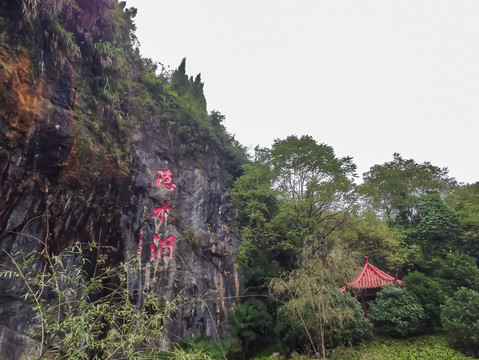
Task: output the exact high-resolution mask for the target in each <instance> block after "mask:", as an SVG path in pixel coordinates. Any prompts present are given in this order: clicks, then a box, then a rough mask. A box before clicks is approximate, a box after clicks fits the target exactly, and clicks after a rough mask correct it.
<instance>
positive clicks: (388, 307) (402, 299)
mask: <svg viewBox="0 0 479 360" xmlns="http://www.w3.org/2000/svg"><path fill="white" fill-rule="evenodd" d="M369 315H370V316H371V319H372V320H373V321H375V322H376V323H377V324H378V325H380V326H382V327H383V330H384V331H385V332H386V333H389V334H390V335H392V336H401V337H406V336H409V335H412V334H416V333H418V332H421V331H422V330H423V329H424V319H425V315H424V309H423V308H422V306H421V303H420V302H419V300H418V298H417V297H416V296H415V295H413V294H411V293H409V292H408V291H407V290H406V289H405V288H404V287H402V286H397V285H389V286H385V287H383V288H382V289H381V291H379V292H378V294H377V298H376V300H375V301H373V302H372V303H371V306H370V311H369Z"/></svg>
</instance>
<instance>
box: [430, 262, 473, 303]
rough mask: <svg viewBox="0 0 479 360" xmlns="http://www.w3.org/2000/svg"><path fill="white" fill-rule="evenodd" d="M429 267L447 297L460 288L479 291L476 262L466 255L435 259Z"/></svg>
mask: <svg viewBox="0 0 479 360" xmlns="http://www.w3.org/2000/svg"><path fill="white" fill-rule="evenodd" d="M430 267H431V269H432V272H433V276H434V278H436V279H437V280H438V281H439V283H440V284H441V286H442V288H443V290H444V292H445V293H446V295H447V296H452V295H453V294H454V293H455V292H456V290H457V289H459V288H461V287H464V288H467V289H473V290H476V291H479V268H478V267H477V265H476V260H475V259H474V258H472V257H470V256H468V255H466V254H460V253H449V254H447V255H446V257H445V258H435V259H433V260H432V261H431V262H430Z"/></svg>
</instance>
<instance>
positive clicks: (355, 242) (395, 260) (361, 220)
mask: <svg viewBox="0 0 479 360" xmlns="http://www.w3.org/2000/svg"><path fill="white" fill-rule="evenodd" d="M345 228H346V229H345V230H344V231H343V234H342V238H343V239H344V240H345V242H346V245H347V246H348V248H350V249H351V250H352V251H357V252H358V253H359V254H362V255H364V256H368V257H369V259H370V260H371V262H372V263H374V264H375V265H377V266H378V267H379V268H380V269H381V270H383V271H386V272H398V269H401V268H402V267H404V266H406V264H407V263H408V262H410V261H411V260H414V259H417V258H418V257H420V254H421V250H420V248H419V247H417V246H410V245H409V244H406V243H405V241H404V240H405V236H404V234H403V233H401V232H400V231H399V230H398V229H397V228H394V227H390V226H388V225H387V224H386V223H385V222H384V221H381V220H379V219H378V218H377V216H376V214H374V213H373V212H367V213H365V214H364V215H363V216H362V217H351V218H349V219H348V223H347V224H346V226H345Z"/></svg>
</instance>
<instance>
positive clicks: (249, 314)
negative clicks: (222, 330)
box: [228, 299, 273, 359]
mask: <svg viewBox="0 0 479 360" xmlns="http://www.w3.org/2000/svg"><path fill="white" fill-rule="evenodd" d="M228 320H229V322H230V324H231V327H232V330H233V332H234V334H235V335H236V336H238V338H239V339H240V341H241V354H242V356H243V359H245V358H246V355H247V353H248V351H249V346H250V344H251V343H252V342H253V341H255V340H257V339H258V337H260V336H261V335H266V333H267V331H268V330H269V329H270V328H271V327H272V326H273V318H272V317H271V315H270V314H269V313H268V310H267V308H266V305H265V304H264V302H262V301H261V300H258V299H248V300H247V301H246V302H244V303H243V304H240V305H233V307H232V309H231V311H230V312H229V316H228Z"/></svg>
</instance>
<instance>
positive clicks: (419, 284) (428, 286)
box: [404, 271, 446, 328]
mask: <svg viewBox="0 0 479 360" xmlns="http://www.w3.org/2000/svg"><path fill="white" fill-rule="evenodd" d="M404 283H405V285H406V289H407V290H408V291H409V292H410V293H411V294H413V295H415V296H416V297H417V298H418V299H419V302H420V303H421V305H422V307H423V309H424V314H425V315H426V318H425V321H426V325H427V327H428V328H432V327H433V326H434V325H436V326H437V325H440V322H441V319H440V315H441V308H440V306H441V305H442V304H443V303H444V301H445V300H446V297H445V295H444V292H443V291H442V287H441V285H440V284H439V282H438V281H436V280H434V279H431V278H430V277H427V276H426V275H424V274H423V273H421V272H419V271H413V272H412V273H410V274H408V275H407V276H406V277H405V278H404Z"/></svg>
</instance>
